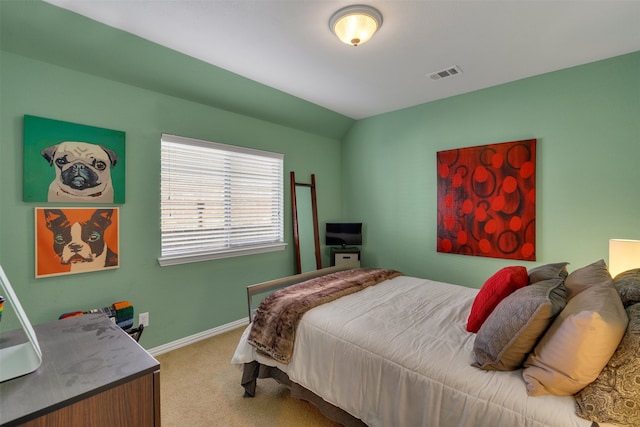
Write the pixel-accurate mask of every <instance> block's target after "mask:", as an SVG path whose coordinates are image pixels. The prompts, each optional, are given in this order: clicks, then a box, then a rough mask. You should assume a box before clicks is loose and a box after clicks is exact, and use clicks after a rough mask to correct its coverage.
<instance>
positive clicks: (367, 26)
mask: <svg viewBox="0 0 640 427" xmlns="http://www.w3.org/2000/svg"><path fill="white" fill-rule="evenodd" d="M381 26H382V14H380V12H379V11H378V10H377V9H374V8H373V7H371V6H365V5H354V6H347V7H345V8H342V9H340V10H339V11H337V12H336V13H334V14H333V16H332V17H331V19H330V20H329V28H331V31H333V32H334V33H335V35H336V36H338V38H339V39H340V41H342V43H345V44H350V45H353V46H358V45H359V44H362V43H365V42H366V41H367V40H369V39H370V38H371V37H372V36H373V34H374V33H375V32H376V31H378V29H379V28H380V27H381Z"/></svg>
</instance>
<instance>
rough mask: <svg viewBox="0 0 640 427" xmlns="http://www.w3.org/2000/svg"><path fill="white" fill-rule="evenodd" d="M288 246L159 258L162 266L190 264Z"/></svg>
mask: <svg viewBox="0 0 640 427" xmlns="http://www.w3.org/2000/svg"><path fill="white" fill-rule="evenodd" d="M286 247H287V244H286V243H273V244H270V245H261V246H252V247H248V248H239V249H228V250H225V251H224V252H210V253H198V254H190V255H170V256H165V257H160V258H158V263H159V264H160V266H161V267H167V266H170V265H178V264H189V263H193V262H200V261H211V260H214V259H222V258H232V257H236V256H243V255H254V254H261V253H265V252H275V251H282V250H284V249H285V248H286Z"/></svg>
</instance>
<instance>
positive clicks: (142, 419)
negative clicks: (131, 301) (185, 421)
mask: <svg viewBox="0 0 640 427" xmlns="http://www.w3.org/2000/svg"><path fill="white" fill-rule="evenodd" d="M34 330H35V333H36V336H37V338H38V341H39V343H40V348H41V349H42V365H40V367H39V368H38V369H37V370H36V371H34V372H32V373H30V374H27V375H24V376H22V377H18V378H14V379H11V380H8V381H5V382H2V383H0V426H17V425H20V426H22V425H24V426H29V427H31V426H43V427H44V426H47V427H57V426H60V427H63V426H64V427H69V426H71V427H74V426H78V427H80V426H83V427H85V426H91V427H101V426H105V427H106V426H109V427H116V426H136V427H137V426H155V427H160V364H159V362H158V361H157V360H156V359H154V358H153V357H152V356H151V355H150V354H149V353H148V352H147V351H145V350H144V349H143V348H142V347H141V346H140V345H139V344H138V343H137V342H135V341H134V340H133V339H132V338H131V337H130V336H129V335H128V334H127V333H125V332H124V331H123V330H122V329H121V328H119V327H118V326H116V325H115V324H114V323H113V322H111V321H110V320H109V318H108V317H106V316H105V315H103V314H87V315H84V316H78V317H71V318H68V319H64V320H56V321H54V322H51V323H46V324H42V325H38V326H35V327H34ZM25 341H26V337H25V336H24V333H23V332H22V330H16V331H11V332H6V333H4V332H3V333H2V334H0V347H9V346H13V345H15V344H19V343H22V342H25Z"/></svg>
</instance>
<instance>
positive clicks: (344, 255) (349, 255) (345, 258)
mask: <svg viewBox="0 0 640 427" xmlns="http://www.w3.org/2000/svg"><path fill="white" fill-rule="evenodd" d="M354 261H358V264H359V263H360V249H358V248H331V265H332V266H333V265H340V264H347V263H350V262H354Z"/></svg>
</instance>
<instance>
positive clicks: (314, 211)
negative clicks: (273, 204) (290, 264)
mask: <svg viewBox="0 0 640 427" xmlns="http://www.w3.org/2000/svg"><path fill="white" fill-rule="evenodd" d="M290 175H291V209H292V214H293V240H294V242H295V252H296V272H297V274H300V273H302V261H301V257H300V234H299V229H298V224H299V223H298V209H297V204H296V187H309V188H310V189H311V214H312V218H313V240H314V246H315V255H316V269H317V270H319V269H321V268H322V254H321V252H320V232H319V230H318V205H317V203H316V176H315V174H311V184H306V183H302V182H296V174H295V172H294V171H291V172H290Z"/></svg>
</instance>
